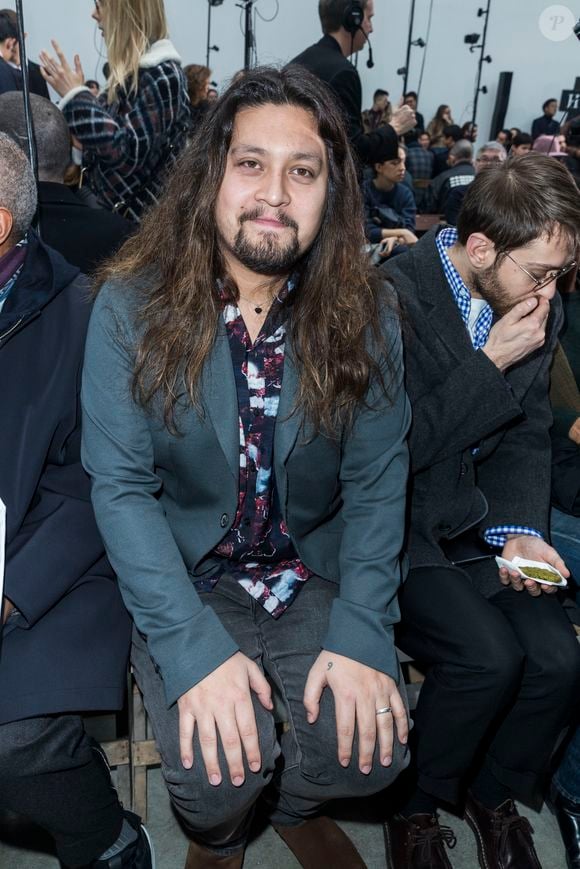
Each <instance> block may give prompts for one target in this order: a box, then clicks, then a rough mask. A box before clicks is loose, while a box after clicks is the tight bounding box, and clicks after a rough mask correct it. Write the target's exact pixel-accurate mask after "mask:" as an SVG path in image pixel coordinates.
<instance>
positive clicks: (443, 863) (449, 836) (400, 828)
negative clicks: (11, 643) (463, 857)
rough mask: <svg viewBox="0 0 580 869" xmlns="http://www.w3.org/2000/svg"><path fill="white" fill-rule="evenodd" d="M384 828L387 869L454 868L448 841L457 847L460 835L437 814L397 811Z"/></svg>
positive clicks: (450, 844)
mask: <svg viewBox="0 0 580 869" xmlns="http://www.w3.org/2000/svg"><path fill="white" fill-rule="evenodd" d="M384 832H385V851H386V853H387V869H452V866H451V863H450V862H449V858H448V857H447V854H446V853H445V845H447V847H448V848H455V845H456V844H457V839H456V838H455V836H454V835H453V830H452V829H451V828H450V827H442V826H441V825H440V824H439V819H438V818H437V816H436V815H426V814H417V815H411V816H410V817H409V818H404V817H403V816H402V815H394V816H393V817H392V818H389V820H388V821H385V824H384Z"/></svg>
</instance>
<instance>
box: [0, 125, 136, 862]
mask: <svg viewBox="0 0 580 869" xmlns="http://www.w3.org/2000/svg"><path fill="white" fill-rule="evenodd" d="M35 210H36V186H35V183H34V176H33V174H32V170H31V168H30V166H29V164H28V161H27V160H26V157H25V156H24V154H23V153H22V151H21V150H20V148H19V147H18V146H17V145H15V143H14V142H13V141H12V140H11V139H9V138H8V136H5V135H4V134H0V408H1V410H0V417H1V419H2V428H1V432H0V496H1V497H2V500H3V502H4V503H5V505H6V517H7V527H6V551H5V572H4V589H3V599H2V620H1V621H2V626H1V627H0V630H1V631H2V636H1V640H2V645H1V648H0V811H11V812H15V813H17V814H19V815H23V816H26V817H28V818H29V819H30V820H32V821H33V822H35V823H36V824H38V825H39V826H41V827H43V828H44V829H45V830H47V831H48V832H49V833H50V834H51V835H52V836H53V838H54V840H55V843H56V848H57V853H58V856H59V858H60V859H61V861H62V862H63V863H64V864H65V865H66V866H69V867H78V866H83V867H84V866H87V865H90V866H94V867H99V869H107V867H110V869H112V867H113V866H114V867H134V869H150V867H151V865H152V862H151V859H152V858H151V851H150V847H149V844H148V839H147V836H146V833H145V831H144V830H143V828H141V826H140V822H139V818H138V817H137V816H136V815H133V814H131V813H129V812H124V811H123V809H122V807H121V805H120V803H119V801H118V798H117V795H116V792H115V791H114V790H113V788H112V787H111V781H110V777H109V772H108V767H107V764H106V761H105V759H104V755H103V754H102V751H101V749H100V747H99V746H98V745H97V744H96V743H93V742H92V741H91V740H90V739H89V737H88V736H87V735H86V733H85V731H84V728H83V724H82V719H81V718H80V716H79V712H81V711H84V710H99V709H117V708H119V707H121V706H122V703H123V694H124V683H125V673H126V666H127V653H128V645H129V636H130V621H129V618H128V616H127V613H126V611H125V609H124V607H123V604H122V601H121V597H120V594H119V591H118V588H117V583H116V581H115V578H114V576H113V573H112V570H111V567H110V565H109V563H108V561H107V558H106V557H105V551H104V547H103V543H102V541H101V538H100V535H99V532H98V529H97V525H96V522H95V518H94V515H93V510H92V507H91V501H90V492H89V481H88V478H87V476H86V474H85V473H84V471H83V468H82V465H81V462H80V407H79V391H80V374H81V364H82V356H83V348H84V342H85V333H86V328H87V322H88V318H89V314H90V305H89V302H88V298H89V292H88V287H87V282H86V280H85V279H84V278H82V277H80V276H79V272H78V269H76V268H74V267H72V266H70V265H69V264H68V263H67V262H65V260H63V259H62V257H61V256H60V255H59V254H58V253H56V252H55V251H53V250H51V249H50V248H48V247H45V245H44V244H42V243H41V242H40V241H39V239H38V237H37V236H36V235H35V233H34V232H33V231H32V230H30V223H31V220H32V218H33V216H34V212H35Z"/></svg>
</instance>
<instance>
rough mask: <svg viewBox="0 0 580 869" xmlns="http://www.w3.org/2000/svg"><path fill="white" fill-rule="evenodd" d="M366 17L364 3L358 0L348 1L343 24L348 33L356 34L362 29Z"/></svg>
mask: <svg viewBox="0 0 580 869" xmlns="http://www.w3.org/2000/svg"><path fill="white" fill-rule="evenodd" d="M364 18H365V13H364V9H363V8H362V5H361V4H360V3H359V2H358V0H352V2H351V3H348V5H347V7H346V9H345V10H344V16H343V19H342V26H343V27H344V29H345V30H346V31H347V32H348V33H352V34H353V35H354V34H355V33H356V32H357V30H360V28H361V27H362V23H363V21H364Z"/></svg>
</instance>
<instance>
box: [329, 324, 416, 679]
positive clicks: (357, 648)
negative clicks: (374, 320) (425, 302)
mask: <svg viewBox="0 0 580 869" xmlns="http://www.w3.org/2000/svg"><path fill="white" fill-rule="evenodd" d="M387 337H388V340H389V342H390V345H391V347H392V369H391V371H392V374H391V384H390V400H389V399H388V398H386V397H385V396H384V394H383V392H382V390H381V389H380V388H379V385H378V384H377V383H375V384H374V385H373V387H372V388H371V390H370V393H369V395H368V396H367V406H365V407H364V408H363V409H361V411H360V412H359V414H358V417H357V419H356V421H355V423H354V425H353V427H352V429H351V431H350V433H349V434H348V435H347V437H346V438H345V441H344V444H343V453H342V461H341V467H340V482H341V490H342V498H343V509H342V517H343V519H344V523H345V526H344V533H343V537H342V542H341V546H340V552H339V566H340V592H339V595H338V597H337V598H336V599H335V601H334V603H333V606H332V609H331V613H330V620H329V627H328V632H327V635H326V638H325V640H324V643H323V648H325V649H327V650H328V651H331V652H335V653H337V654H340V655H344V656H345V657H347V658H352V659H353V660H355V661H360V662H361V663H362V664H366V665H367V666H369V667H372V668H373V669H375V670H380V671H382V672H384V673H387V674H388V675H389V676H391V677H392V678H393V679H395V680H396V681H398V679H399V666H398V661H397V655H396V650H395V646H394V639H393V625H394V624H395V623H396V622H398V621H399V606H398V603H397V592H398V589H399V585H400V582H401V566H400V560H399V558H400V553H401V549H402V545H403V536H404V526H405V502H406V487H407V474H408V451H407V444H406V435H407V430H408V428H409V422H410V408H409V403H408V400H407V396H406V394H405V390H404V387H403V359H402V344H401V336H400V333H399V326H398V323H397V321H396V320H395V319H390V321H389V323H388V333H387ZM383 373H384V374H385V376H386V378H387V382H388V378H389V372H388V370H387V368H386V366H384V367H383Z"/></svg>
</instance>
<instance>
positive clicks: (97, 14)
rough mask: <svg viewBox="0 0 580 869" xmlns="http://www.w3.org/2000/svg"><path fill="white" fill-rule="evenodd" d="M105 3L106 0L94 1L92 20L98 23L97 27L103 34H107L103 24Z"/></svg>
mask: <svg viewBox="0 0 580 869" xmlns="http://www.w3.org/2000/svg"><path fill="white" fill-rule="evenodd" d="M103 3H104V0H94V9H93V12H92V15H91V18H92V19H93V20H94V21H96V22H97V26H98V28H99V30H100V31H101V33H104V32H105V29H104V24H103Z"/></svg>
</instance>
